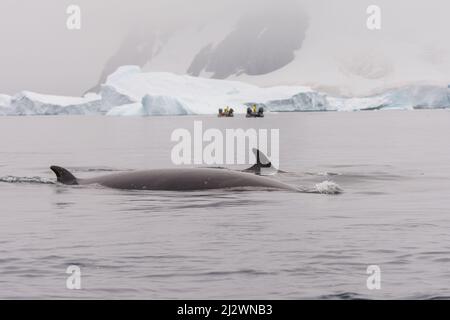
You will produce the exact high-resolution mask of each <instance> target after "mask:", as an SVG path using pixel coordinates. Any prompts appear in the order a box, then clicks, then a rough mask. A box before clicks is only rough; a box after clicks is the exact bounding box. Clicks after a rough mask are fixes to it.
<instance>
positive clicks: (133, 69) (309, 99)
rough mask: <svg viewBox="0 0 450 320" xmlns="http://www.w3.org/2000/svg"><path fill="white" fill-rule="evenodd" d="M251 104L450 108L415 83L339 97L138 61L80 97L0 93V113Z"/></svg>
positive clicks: (439, 92) (182, 110)
mask: <svg viewBox="0 0 450 320" xmlns="http://www.w3.org/2000/svg"><path fill="white" fill-rule="evenodd" d="M254 104H256V105H257V106H261V107H264V108H265V109H266V110H267V111H269V112H301V111H307V112H311V111H359V110H384V109H408V110H413V109H434V108H450V88H449V87H447V86H435V85H423V84H416V85H408V86H403V87H399V88H393V89H389V90H385V91H383V92H381V93H379V94H376V95H371V96H367V97H341V96H332V95H327V94H325V93H322V92H319V91H315V90H312V89H311V88H308V87H302V86H278V87H269V88H262V87H258V86H255V85H252V84H248V83H243V82H239V81H229V80H218V79H207V78H199V77H193V76H188V75H177V74H173V73H167V72H142V70H141V68H140V67H137V66H123V67H120V68H118V69H117V71H116V72H114V73H113V74H111V75H110V76H109V77H108V78H107V80H106V82H105V83H104V84H103V85H102V86H101V88H100V91H99V93H89V94H86V95H85V96H83V97H64V96H52V95H44V94H38V93H34V92H29V91H23V92H21V93H19V94H16V95H14V96H12V97H10V96H6V95H0V115H61V114H62V115H72V114H73V115H108V116H160V115H190V114H216V113H217V111H218V109H219V108H224V107H225V106H230V107H232V108H233V109H234V110H235V113H245V112H246V110H247V108H248V106H251V105H254Z"/></svg>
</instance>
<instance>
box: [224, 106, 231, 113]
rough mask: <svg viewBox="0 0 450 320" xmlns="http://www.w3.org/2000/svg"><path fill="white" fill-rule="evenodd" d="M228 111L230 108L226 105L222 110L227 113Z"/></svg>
mask: <svg viewBox="0 0 450 320" xmlns="http://www.w3.org/2000/svg"><path fill="white" fill-rule="evenodd" d="M229 112H230V108H229V107H228V106H226V107H225V109H224V110H223V113H224V114H226V115H228V113H229Z"/></svg>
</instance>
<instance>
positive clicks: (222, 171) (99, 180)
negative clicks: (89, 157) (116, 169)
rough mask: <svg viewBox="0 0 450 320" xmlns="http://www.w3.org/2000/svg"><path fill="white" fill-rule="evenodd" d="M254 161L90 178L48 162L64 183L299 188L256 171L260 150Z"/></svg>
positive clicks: (134, 187) (155, 187)
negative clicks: (234, 166)
mask: <svg viewBox="0 0 450 320" xmlns="http://www.w3.org/2000/svg"><path fill="white" fill-rule="evenodd" d="M254 152H255V153H256V154H257V163H256V164H255V165H253V166H252V167H251V168H249V169H246V170H243V171H234V170H229V169H226V168H169V169H152V170H141V171H131V172H122V173H114V174H108V175H102V176H98V177H93V178H86V179H80V178H77V177H75V176H74V175H73V174H72V173H71V172H70V171H69V170H67V169H65V168H63V167H60V166H51V167H50V169H51V170H52V171H53V172H54V173H55V175H56V178H57V181H58V182H59V183H61V184H64V185H100V186H103V187H107V188H113V189H126V190H161V191H196V190H209V189H228V188H263V189H278V190H289V191H299V190H298V189H297V188H296V187H295V186H291V185H288V184H286V183H283V182H281V181H278V180H276V179H274V178H271V177H265V176H262V175H260V172H261V168H268V167H271V163H270V162H268V161H265V163H262V162H261V158H263V159H264V160H267V157H265V156H264V157H263V156H260V155H259V154H260V151H259V150H256V151H254Z"/></svg>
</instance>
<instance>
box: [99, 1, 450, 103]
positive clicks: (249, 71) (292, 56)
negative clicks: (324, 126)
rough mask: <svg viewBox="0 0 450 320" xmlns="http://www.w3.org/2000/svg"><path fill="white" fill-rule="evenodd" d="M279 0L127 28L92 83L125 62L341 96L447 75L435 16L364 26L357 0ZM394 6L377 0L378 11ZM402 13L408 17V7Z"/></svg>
mask: <svg viewBox="0 0 450 320" xmlns="http://www.w3.org/2000/svg"><path fill="white" fill-rule="evenodd" d="M281 2H282V4H277V3H276V2H273V1H272V2H270V3H269V4H266V5H264V2H263V1H262V2H261V5H260V6H255V7H251V9H248V10H246V11H242V10H239V8H236V10H235V12H233V11H227V12H224V14H223V15H222V16H213V17H211V18H209V19H207V18H205V19H202V20H200V21H189V23H187V24H184V25H181V26H178V27H177V28H173V29H170V30H165V31H164V32H162V31H160V32H159V31H157V29H154V28H150V29H145V28H143V29H141V30H140V31H139V32H133V34H132V35H130V36H129V37H128V38H127V39H126V40H125V41H124V42H123V45H122V46H121V47H120V48H119V49H118V51H117V52H116V53H114V54H113V56H112V58H111V59H110V60H109V61H108V63H107V66H106V67H105V71H104V72H103V75H102V77H101V81H100V82H99V85H100V84H101V83H104V82H105V81H106V77H107V75H109V74H111V73H112V72H113V71H114V70H116V69H117V68H118V67H120V66H122V65H127V64H134V65H139V66H141V67H142V69H143V70H144V71H145V72H171V73H175V74H178V75H192V76H198V77H203V78H211V79H227V80H236V81H242V82H246V83H250V84H254V85H258V86H261V87H273V86H279V85H288V86H299V85H300V86H308V87H311V88H313V89H314V90H317V91H321V92H325V93H327V94H333V95H340V96H347V97H364V96H370V95H374V94H376V93H380V92H383V91H386V90H389V89H394V88H399V87H404V86H411V85H412V86H415V85H434V86H444V85H446V84H447V83H448V81H449V77H450V46H449V45H448V44H447V42H445V41H442V39H443V37H442V34H443V32H444V30H445V27H444V26H445V25H448V22H446V21H447V20H445V21H443V20H442V17H440V16H436V19H435V20H436V21H430V22H429V23H428V24H427V28H428V27H429V28H430V29H431V28H435V32H434V33H425V31H420V30H422V29H424V28H422V29H420V28H419V27H417V28H418V30H415V28H416V27H415V24H414V25H412V26H410V27H409V28H410V29H404V28H402V27H401V26H400V25H389V26H388V27H387V30H384V29H382V30H380V31H369V30H367V28H366V26H365V20H366V18H367V16H365V10H366V7H365V6H364V4H355V5H353V6H351V8H350V9H349V8H348V7H347V6H342V5H341V4H340V3H333V2H331V3H330V2H329V1H328V2H327V4H326V5H324V2H323V1H313V2H308V3H307V2H305V1H303V3H301V2H299V1H293V0H283V1H281ZM391 6H392V8H390V7H391ZM398 6H399V5H396V4H393V3H392V2H389V3H388V2H386V3H383V8H384V10H385V11H386V12H388V11H389V10H393V9H394V7H395V8H397V7H398ZM324 9H326V10H324ZM402 18H403V19H405V21H408V23H410V24H411V23H415V21H414V19H415V16H414V15H413V14H412V13H411V15H410V16H409V15H408V16H403V17H402ZM409 19H410V20H413V21H410V20H409ZM404 24H407V22H405V23H404ZM425 29H426V28H425ZM425 29H424V30H425Z"/></svg>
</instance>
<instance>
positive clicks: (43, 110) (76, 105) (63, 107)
mask: <svg viewBox="0 0 450 320" xmlns="http://www.w3.org/2000/svg"><path fill="white" fill-rule="evenodd" d="M9 109H10V110H9V113H8V114H9V115H61V114H62V115H69V114H76V115H84V114H98V113H99V112H101V110H102V103H101V98H100V96H98V95H96V94H88V95H86V96H85V97H82V98H78V97H63V96H52V95H44V94H38V93H34V92H29V91H23V92H21V93H19V94H17V95H15V96H13V97H12V98H11V103H10V108H9Z"/></svg>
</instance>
